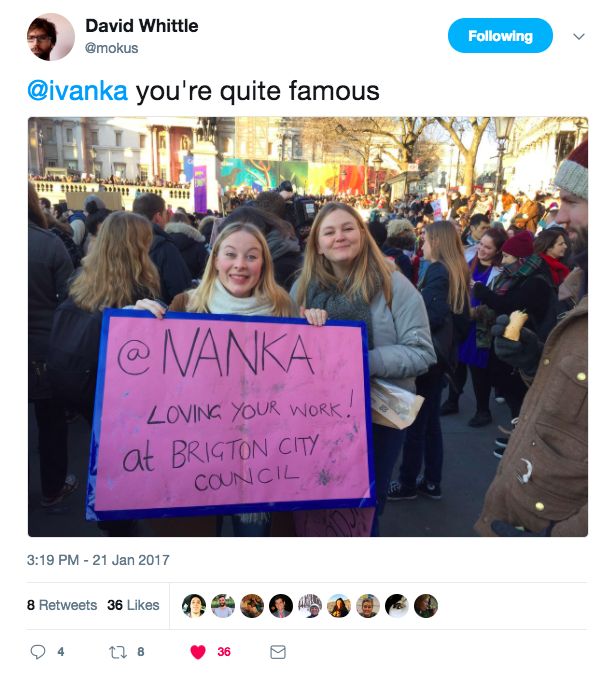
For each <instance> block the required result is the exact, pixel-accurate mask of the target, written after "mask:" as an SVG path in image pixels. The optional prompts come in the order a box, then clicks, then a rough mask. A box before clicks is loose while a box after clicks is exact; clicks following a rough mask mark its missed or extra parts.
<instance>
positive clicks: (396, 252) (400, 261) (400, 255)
mask: <svg viewBox="0 0 605 675" xmlns="http://www.w3.org/2000/svg"><path fill="white" fill-rule="evenodd" d="M381 250H382V252H383V253H384V255H385V256H386V257H387V258H390V259H391V260H392V261H393V262H394V263H395V264H396V265H397V267H399V269H400V270H401V273H402V274H403V276H404V277H405V278H406V279H408V280H409V281H413V279H414V273H413V271H412V261H411V260H410V258H409V256H407V255H406V254H405V253H404V252H403V251H402V250H401V249H398V248H395V247H394V246H388V245H387V244H386V243H385V244H384V246H383V247H382V249H381Z"/></svg>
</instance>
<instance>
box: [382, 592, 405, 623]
mask: <svg viewBox="0 0 605 675" xmlns="http://www.w3.org/2000/svg"><path fill="white" fill-rule="evenodd" d="M409 608H410V604H409V602H408V600H407V598H406V597H405V596H403V595H390V596H389V597H388V598H387V601H386V602H385V603H384V611H385V612H386V613H387V614H388V615H389V616H390V617H391V618H393V619H401V617H403V616H405V615H406V614H407V613H408V609H409Z"/></svg>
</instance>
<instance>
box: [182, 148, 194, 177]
mask: <svg viewBox="0 0 605 675" xmlns="http://www.w3.org/2000/svg"><path fill="white" fill-rule="evenodd" d="M193 162H194V159H193V155H187V156H186V157H183V173H184V174H185V178H186V179H187V182H188V183H191V181H192V180H193Z"/></svg>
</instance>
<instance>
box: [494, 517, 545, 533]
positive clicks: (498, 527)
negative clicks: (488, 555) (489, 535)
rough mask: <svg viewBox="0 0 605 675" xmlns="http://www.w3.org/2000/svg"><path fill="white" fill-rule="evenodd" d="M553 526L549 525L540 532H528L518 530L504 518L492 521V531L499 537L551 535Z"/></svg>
mask: <svg viewBox="0 0 605 675" xmlns="http://www.w3.org/2000/svg"><path fill="white" fill-rule="evenodd" d="M552 528H553V525H549V526H548V527H545V528H544V529H543V530H540V531H539V532H526V531H525V530H518V529H517V528H516V527H515V526H514V525H511V524H510V523H507V522H505V521H504V520H494V522H493V523H492V531H493V532H494V534H497V535H498V536H499V537H550V533H551V530H552Z"/></svg>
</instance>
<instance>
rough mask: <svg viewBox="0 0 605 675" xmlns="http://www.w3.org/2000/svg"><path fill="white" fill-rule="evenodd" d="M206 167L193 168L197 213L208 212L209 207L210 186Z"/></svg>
mask: <svg viewBox="0 0 605 675" xmlns="http://www.w3.org/2000/svg"><path fill="white" fill-rule="evenodd" d="M206 176H207V173H206V167H205V166H196V167H194V168H193V208H194V210H195V211H196V213H206V210H207V208H208V186H207V180H206Z"/></svg>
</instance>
